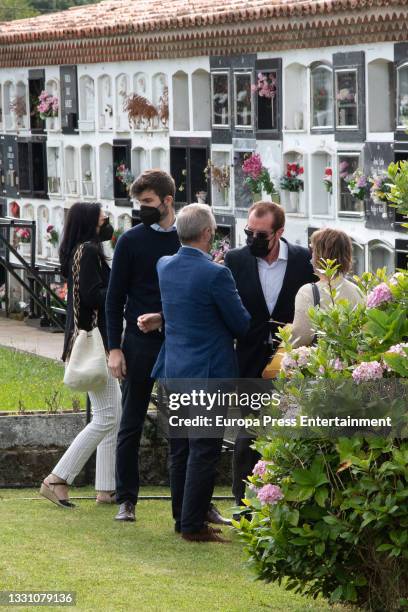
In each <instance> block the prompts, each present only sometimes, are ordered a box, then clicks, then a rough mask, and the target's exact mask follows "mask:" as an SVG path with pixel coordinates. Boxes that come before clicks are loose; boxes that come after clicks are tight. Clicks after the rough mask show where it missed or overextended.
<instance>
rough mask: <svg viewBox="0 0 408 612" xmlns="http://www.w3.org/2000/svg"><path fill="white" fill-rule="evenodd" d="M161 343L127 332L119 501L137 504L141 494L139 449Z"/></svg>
mask: <svg viewBox="0 0 408 612" xmlns="http://www.w3.org/2000/svg"><path fill="white" fill-rule="evenodd" d="M161 343H162V340H161V339H160V338H157V337H149V335H146V336H141V335H140V334H138V333H137V332H135V331H132V330H128V329H127V330H126V332H125V338H124V342H123V347H122V348H123V353H124V356H125V359H126V366H127V375H126V378H125V380H124V381H123V383H122V419H121V422H120V427H119V433H118V441H117V447H116V498H117V502H118V503H119V504H121V503H123V502H125V501H130V502H132V503H133V504H136V502H137V497H138V493H139V447H140V439H141V436H142V432H143V424H144V420H145V417H146V413H147V409H148V407H149V402H150V395H151V392H152V388H153V383H154V380H153V379H152V378H151V377H150V373H151V371H152V369H153V366H154V364H155V362H156V359H157V355H158V353H159V350H160V347H161Z"/></svg>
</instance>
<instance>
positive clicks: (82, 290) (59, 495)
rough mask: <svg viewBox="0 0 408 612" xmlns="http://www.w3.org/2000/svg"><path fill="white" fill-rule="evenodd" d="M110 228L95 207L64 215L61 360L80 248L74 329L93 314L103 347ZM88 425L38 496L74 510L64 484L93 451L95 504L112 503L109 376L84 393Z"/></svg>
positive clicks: (115, 420)
mask: <svg viewBox="0 0 408 612" xmlns="http://www.w3.org/2000/svg"><path fill="white" fill-rule="evenodd" d="M112 234H113V227H112V226H111V225H110V223H109V219H108V217H106V215H105V214H104V212H103V211H102V209H101V205H100V204H98V203H91V204H85V203H82V202H77V203H76V204H74V205H73V206H72V207H71V208H70V210H69V213H68V217H67V220H66V223H65V226H64V234H63V239H62V243H61V247H60V262H61V272H62V274H63V276H65V278H66V279H67V283H68V299H67V319H66V327H65V339H64V351H63V355H62V359H63V361H66V360H67V359H69V356H70V352H71V349H72V346H73V343H74V340H75V337H74V336H75V335H74V309H73V261H74V256H75V253H76V251H77V249H78V248H79V247H80V246H81V245H83V253H82V256H81V259H80V264H79V316H78V327H79V329H85V330H87V331H89V330H91V329H92V326H93V320H94V316H95V312H96V314H97V325H98V328H99V331H100V332H101V336H102V339H103V342H104V345H105V347H106V346H107V335H106V320H105V297H106V291H107V288H108V283H109V274H110V268H109V266H108V264H107V262H106V258H105V255H104V252H103V249H102V242H104V241H107V240H110V239H111V238H112ZM89 397H90V400H91V404H92V421H91V422H90V423H89V424H88V425H87V426H86V427H85V428H84V429H83V430H82V431H81V432H80V433H79V434H78V435H77V437H76V438H75V440H74V441H73V442H72V444H71V446H70V447H69V448H68V449H67V451H66V452H65V453H64V455H63V456H62V457H61V459H60V461H59V462H58V464H57V465H56V466H55V468H54V469H53V471H52V473H51V474H49V475H48V476H47V478H45V480H44V481H43V483H42V485H41V489H40V494H41V495H42V496H44V497H46V498H47V499H49V500H50V501H52V502H54V503H55V504H57V505H59V506H63V507H65V508H71V507H73V506H74V504H72V503H71V502H70V501H69V499H68V485H70V484H71V483H72V482H73V480H74V479H75V477H76V476H77V475H78V473H79V472H80V471H81V469H82V468H83V467H84V465H85V463H86V462H87V461H88V459H89V458H90V456H91V455H92V453H93V452H94V451H95V450H96V451H97V452H96V479H95V488H96V490H97V492H98V494H97V498H96V499H97V502H99V503H113V502H114V501H115V499H114V494H115V449H116V437H117V432H118V428H119V422H120V416H121V391H120V386H119V383H118V381H117V379H116V378H113V376H112V375H111V374H110V373H109V374H108V381H107V384H106V387H105V388H104V389H103V390H102V391H98V392H97V393H93V392H90V393H89Z"/></svg>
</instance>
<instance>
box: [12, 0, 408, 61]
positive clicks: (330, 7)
mask: <svg viewBox="0 0 408 612" xmlns="http://www.w3.org/2000/svg"><path fill="white" fill-rule="evenodd" d="M407 7H408V0H305V1H303V0H224V2H218V1H217V0H105V1H104V2H100V3H99V4H91V5H86V6H80V7H73V8H71V9H68V10H67V11H62V12H60V13H51V14H49V15H41V16H39V17H34V18H30V19H22V20H17V21H12V22H5V23H1V24H0V66H28V65H30V66H35V65H44V64H46V65H47V64H51V63H52V64H61V63H65V64H67V63H92V62H101V61H105V62H109V61H121V60H146V59H157V58H167V57H174V58H178V57H189V56H194V55H209V54H211V55H224V54H240V53H249V52H255V51H263V50H283V49H290V48H294V49H295V48H305V47H317V46H330V45H344V44H345V43H347V44H354V43H364V42H374V41H387V40H394V41H402V40H405V39H407V38H408V34H407V26H408V8H407Z"/></svg>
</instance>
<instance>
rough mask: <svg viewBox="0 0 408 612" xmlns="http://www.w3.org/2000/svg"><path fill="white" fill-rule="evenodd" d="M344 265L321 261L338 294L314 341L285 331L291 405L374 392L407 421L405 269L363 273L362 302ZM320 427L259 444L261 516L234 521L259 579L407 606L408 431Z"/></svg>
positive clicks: (341, 598)
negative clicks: (345, 294)
mask: <svg viewBox="0 0 408 612" xmlns="http://www.w3.org/2000/svg"><path fill="white" fill-rule="evenodd" d="M336 269H337V266H336V264H335V262H333V261H328V262H322V270H323V271H324V273H325V274H326V276H327V277H328V279H329V283H328V291H329V295H330V300H331V305H330V306H329V307H328V308H327V309H319V308H312V309H310V311H309V314H310V317H311V320H312V323H313V326H314V329H315V331H316V333H317V343H316V345H315V346H313V347H297V348H293V346H292V345H291V342H290V340H291V338H290V337H291V331H290V329H288V328H287V329H283V330H281V333H280V336H281V339H282V340H283V342H284V346H285V348H286V350H287V354H286V355H285V356H284V357H283V360H282V366H283V371H282V372H281V374H280V377H279V379H278V380H277V382H276V386H277V388H278V389H279V391H280V392H281V394H282V397H283V400H284V401H283V404H284V410H286V412H285V413H284V416H289V415H290V416H291V414H290V413H291V411H292V413H293V410H295V414H298V413H299V411H300V412H301V413H303V414H309V415H310V414H313V413H314V414H318V415H319V414H320V415H321V414H322V413H324V411H325V412H326V414H327V411H329V414H330V415H331V416H337V415H341V416H345V415H347V414H353V410H355V411H358V410H360V409H361V407H362V404H364V402H365V401H366V405H364V406H363V408H364V409H365V410H366V411H367V416H371V417H373V416H376V415H377V412H378V410H379V409H380V410H381V409H384V408H385V409H388V408H389V409H393V410H394V411H395V413H398V415H402V417H403V419H405V421H406V412H407V404H408V401H407V397H408V395H407V384H406V383H407V380H406V379H408V320H407V312H408V272H407V271H406V270H405V271H402V270H401V271H400V272H397V273H396V274H394V275H393V276H391V277H390V278H387V276H386V273H385V270H379V271H377V274H370V273H365V274H363V275H362V277H361V278H357V277H355V280H356V282H357V283H358V285H359V287H360V289H361V291H362V293H363V294H364V296H365V299H364V301H363V303H361V304H359V305H357V306H355V307H353V306H352V305H351V304H350V303H349V302H347V301H346V300H340V299H338V295H337V290H336V287H335V283H334V282H332V281H333V277H334V276H335V275H336ZM367 381H368V384H367ZM378 381H379V383H380V384H378ZM362 383H364V384H362ZM370 385H371V386H370ZM375 385H377V389H378V390H379V392H378V393H377V394H376V393H375ZM372 389H374V393H372V395H371V396H370V390H372ZM288 407H289V409H288ZM296 411H297V412H296ZM326 414H325V416H326ZM354 414H355V412H354ZM312 435H314V436H315V437H314V438H312V439H310V438H309V439H305V438H303V439H293V437H292V438H290V437H288V438H287V439H275V440H274V439H272V438H271V437H267V438H266V439H265V438H264V439H260V440H259V441H258V442H257V443H256V447H257V449H258V450H259V452H260V453H261V455H262V461H261V462H259V463H258V464H257V466H255V469H254V474H253V475H252V476H250V477H249V478H248V489H247V499H246V500H245V505H246V506H248V508H249V509H250V511H251V514H252V519H251V520H250V521H249V520H247V519H246V518H242V519H241V521H240V523H235V526H236V527H237V528H238V529H239V532H240V535H241V538H242V540H243V541H244V542H245V544H246V550H247V552H248V554H249V558H250V564H251V565H252V566H253V568H254V569H255V571H256V573H257V575H258V577H259V578H260V579H262V580H266V581H277V582H279V583H281V582H284V584H285V586H286V588H287V589H294V590H295V591H296V592H301V593H304V594H308V595H312V596H314V597H317V596H318V595H323V596H324V597H327V598H329V599H330V601H331V602H346V601H347V602H353V603H355V604H357V605H359V606H361V607H365V608H368V609H370V610H378V611H381V612H383V611H384V610H387V611H392V610H399V609H402V608H403V607H404V606H407V607H408V441H405V440H401V439H394V440H393V439H390V438H381V437H378V435H377V437H367V436H366V435H365V434H364V436H362V435H360V436H358V435H357V436H356V435H355V436H353V437H351V438H350V437H348V438H345V437H339V438H338V439H337V440H336V439H332V440H328V439H327V438H326V439H323V438H322V439H317V438H316V435H315V431H314V430H313V431H312ZM338 435H339V436H341V435H342V433H339V434H338ZM403 435H405V434H403Z"/></svg>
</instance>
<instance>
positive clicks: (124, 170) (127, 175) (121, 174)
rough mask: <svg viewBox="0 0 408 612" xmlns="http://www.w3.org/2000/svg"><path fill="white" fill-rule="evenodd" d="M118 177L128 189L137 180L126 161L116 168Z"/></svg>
mask: <svg viewBox="0 0 408 612" xmlns="http://www.w3.org/2000/svg"><path fill="white" fill-rule="evenodd" d="M115 176H116V178H117V179H118V181H119V182H120V183H122V184H123V185H125V187H126V189H127V191H129V189H130V186H131V184H132V183H133V181H134V180H135V177H134V175H133V174H132V172H131V171H130V170H129V168H128V167H127V166H126V164H125V162H121V163H120V164H119V165H118V166H117V168H116V175H115Z"/></svg>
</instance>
